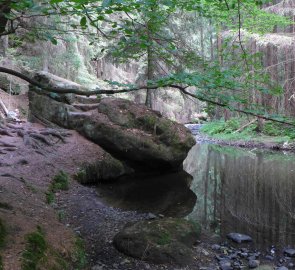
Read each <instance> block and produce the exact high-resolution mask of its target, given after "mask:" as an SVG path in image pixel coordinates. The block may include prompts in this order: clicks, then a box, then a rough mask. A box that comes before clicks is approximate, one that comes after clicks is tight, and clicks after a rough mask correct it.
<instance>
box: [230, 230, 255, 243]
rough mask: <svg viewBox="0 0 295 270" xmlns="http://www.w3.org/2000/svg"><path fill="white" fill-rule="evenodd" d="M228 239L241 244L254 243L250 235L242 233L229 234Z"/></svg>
mask: <svg viewBox="0 0 295 270" xmlns="http://www.w3.org/2000/svg"><path fill="white" fill-rule="evenodd" d="M227 238H229V239H231V240H232V241H234V242H236V243H238V244H240V243H244V242H252V238H251V237H250V236H249V235H246V234H241V233H229V234H228V235H227Z"/></svg>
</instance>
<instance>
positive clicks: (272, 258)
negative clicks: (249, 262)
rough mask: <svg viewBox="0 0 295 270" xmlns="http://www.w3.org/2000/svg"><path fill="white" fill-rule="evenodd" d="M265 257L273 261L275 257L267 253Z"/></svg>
mask: <svg viewBox="0 0 295 270" xmlns="http://www.w3.org/2000/svg"><path fill="white" fill-rule="evenodd" d="M265 259H266V260H268V261H273V260H274V257H273V256H271V255H266V256H265Z"/></svg>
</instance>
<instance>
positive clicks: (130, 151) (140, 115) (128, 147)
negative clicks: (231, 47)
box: [29, 88, 195, 171]
mask: <svg viewBox="0 0 295 270" xmlns="http://www.w3.org/2000/svg"><path fill="white" fill-rule="evenodd" d="M70 99H71V102H67V103H70V104H67V103H66V102H62V101H63V96H61V95H54V94H46V93H44V91H42V90H37V89H34V88H31V91H30V92H29V101H30V103H29V106H30V115H31V118H32V117H34V118H38V119H41V120H42V121H44V122H50V123H54V124H57V125H59V126H61V127H65V128H69V129H75V130H77V131H78V132H80V133H81V134H83V135H84V136H85V137H86V138H88V139H89V140H91V141H93V142H95V143H97V144H99V145H100V146H101V147H102V148H104V149H105V150H106V151H107V152H109V153H110V154H111V155H112V156H114V157H115V158H117V159H119V160H124V161H126V162H127V163H128V165H129V166H131V167H133V168H135V169H140V170H141V171H142V170H149V169H150V168H155V169H158V170H163V171H164V170H175V171H176V170H179V169H181V167H182V162H183V160H184V159H185V157H186V155H187V152H188V151H189V149H190V148H191V147H192V146H193V145H194V144H195V140H194V139H193V137H192V136H191V134H190V132H189V130H187V129H186V128H185V127H184V126H183V125H181V124H178V123H176V122H173V121H171V120H168V119H166V118H163V117H162V116H161V115H160V114H159V113H158V112H155V111H153V110H150V109H148V108H147V107H146V106H144V105H138V104H135V103H133V102H131V101H128V100H124V99H115V98H103V99H97V104H92V103H93V99H91V104H89V108H90V109H89V110H86V111H85V105H87V104H82V105H81V104H75V102H74V101H73V100H77V99H78V98H77V97H74V98H73V97H71V98H70ZM90 105H91V106H90ZM81 107H83V108H84V110H81Z"/></svg>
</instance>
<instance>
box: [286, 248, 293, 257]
mask: <svg viewBox="0 0 295 270" xmlns="http://www.w3.org/2000/svg"><path fill="white" fill-rule="evenodd" d="M284 254H285V255H287V256H289V257H295V249H294V248H286V249H285V250H284Z"/></svg>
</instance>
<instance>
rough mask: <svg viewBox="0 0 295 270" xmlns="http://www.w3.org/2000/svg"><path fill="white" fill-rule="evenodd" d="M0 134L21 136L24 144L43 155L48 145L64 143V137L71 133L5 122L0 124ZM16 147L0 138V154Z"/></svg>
mask: <svg viewBox="0 0 295 270" xmlns="http://www.w3.org/2000/svg"><path fill="white" fill-rule="evenodd" d="M0 135H5V136H9V137H16V136H18V137H21V138H22V139H23V141H24V144H25V145H27V146H29V147H31V148H33V149H35V151H36V152H37V153H39V154H42V155H44V154H45V153H47V152H48V150H49V148H48V147H53V146H54V145H56V144H57V143H59V142H62V143H66V137H68V136H70V135H71V133H70V132H68V131H65V130H57V129H52V128H44V129H41V130H36V129H33V128H27V127H25V126H18V125H13V124H6V125H0ZM16 149H17V147H16V145H14V144H12V143H8V142H6V141H4V140H0V154H6V153H7V152H9V151H15V150H16Z"/></svg>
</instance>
